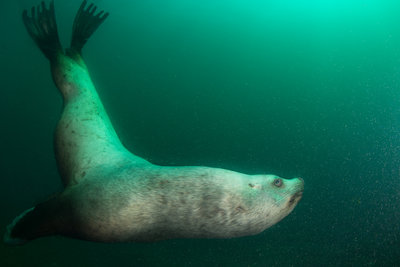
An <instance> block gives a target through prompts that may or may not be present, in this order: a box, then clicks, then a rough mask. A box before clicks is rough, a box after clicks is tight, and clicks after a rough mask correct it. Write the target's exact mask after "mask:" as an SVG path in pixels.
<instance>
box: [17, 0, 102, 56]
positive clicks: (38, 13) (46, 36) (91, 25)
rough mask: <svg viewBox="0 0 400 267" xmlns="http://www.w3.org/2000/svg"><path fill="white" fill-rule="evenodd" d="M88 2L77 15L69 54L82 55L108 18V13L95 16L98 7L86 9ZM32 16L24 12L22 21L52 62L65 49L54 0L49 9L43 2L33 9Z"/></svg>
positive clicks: (85, 2)
mask: <svg viewBox="0 0 400 267" xmlns="http://www.w3.org/2000/svg"><path fill="white" fill-rule="evenodd" d="M86 5H87V1H86V0H84V1H83V2H82V4H81V6H80V8H79V10H78V13H77V14H76V17H75V21H74V24H73V30H72V39H71V47H70V48H69V49H68V50H67V52H68V54H72V57H73V55H74V54H76V53H78V54H81V51H82V48H83V46H84V45H85V43H86V42H87V40H88V39H89V37H90V36H91V35H92V34H93V33H94V32H95V31H96V29H97V28H98V27H99V26H100V24H101V23H102V22H103V21H104V20H105V19H106V18H107V17H108V15H109V14H108V13H104V11H100V12H99V13H97V15H95V14H94V13H95V11H96V9H97V7H96V6H95V5H93V4H90V5H89V6H88V7H87V8H86V9H85V7H86ZM30 13H31V15H30V16H29V15H28V11H27V10H24V11H23V13H22V19H23V21H24V24H25V27H26V29H27V31H28V33H29V35H30V36H31V37H32V39H33V40H34V41H35V43H36V44H37V46H38V47H39V48H40V50H41V51H42V52H43V54H44V55H45V56H46V57H47V58H48V59H49V60H50V61H52V60H54V59H55V57H56V56H57V54H58V53H63V49H62V46H61V43H60V39H59V37H58V31H57V23H56V16H55V11H54V0H52V1H51V2H50V5H49V7H48V8H47V7H46V4H45V3H44V2H43V1H42V3H41V4H40V5H38V6H37V7H32V9H31V12H30Z"/></svg>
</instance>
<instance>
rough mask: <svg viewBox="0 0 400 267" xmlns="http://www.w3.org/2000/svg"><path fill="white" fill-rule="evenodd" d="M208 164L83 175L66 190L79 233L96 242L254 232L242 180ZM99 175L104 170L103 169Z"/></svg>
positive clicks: (213, 236)
mask: <svg viewBox="0 0 400 267" xmlns="http://www.w3.org/2000/svg"><path fill="white" fill-rule="evenodd" d="M215 172H219V170H218V171H215V170H214V169H212V168H198V167H197V168H196V167H195V168H165V167H155V166H154V167H147V168H144V169H143V168H135V167H133V168H130V169H128V170H121V172H120V173H119V174H117V173H116V172H115V170H113V175H114V176H113V177H112V179H109V178H110V177H108V178H107V177H104V179H99V177H98V176H97V177H96V179H90V178H89V179H87V182H85V181H82V182H81V183H80V184H79V185H78V186H76V187H75V188H73V187H71V190H70V192H69V193H68V192H66V196H67V195H68V194H70V196H71V197H72V198H73V200H74V203H76V204H75V205H76V213H75V216H76V218H78V219H79V221H80V227H79V229H81V230H82V232H81V233H79V234H80V235H81V236H86V238H87V239H90V240H97V241H156V240H162V239H170V238H226V237H235V236H243V235H249V234H256V233H258V232H260V231H262V230H263V229H264V228H263V226H262V225H261V224H260V225H257V223H255V220H254V214H253V211H252V209H251V201H249V200H248V199H245V198H244V197H243V194H242V192H241V190H242V189H241V188H242V186H243V181H241V180H240V179H238V178H236V179H235V177H231V179H229V182H228V183H227V181H226V180H225V179H221V176H219V178H218V177H216V176H215ZM104 173H107V172H106V171H105V172H104Z"/></svg>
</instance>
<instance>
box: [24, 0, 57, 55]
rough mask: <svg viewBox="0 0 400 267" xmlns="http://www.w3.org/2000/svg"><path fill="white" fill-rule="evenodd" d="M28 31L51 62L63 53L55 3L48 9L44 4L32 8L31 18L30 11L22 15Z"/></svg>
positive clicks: (25, 11) (51, 3)
mask: <svg viewBox="0 0 400 267" xmlns="http://www.w3.org/2000/svg"><path fill="white" fill-rule="evenodd" d="M22 19H23V21H24V24H25V27H26V30H27V31H28V33H29V35H30V36H31V37H32V39H33V40H34V41H35V43H36V44H37V46H38V47H39V48H40V50H42V52H43V54H44V55H45V56H46V57H47V58H48V59H49V60H50V61H52V60H54V58H55V57H56V55H57V53H62V47H61V43H60V40H59V38H58V32H57V24H56V17H55V12H54V1H51V2H50V6H49V8H46V5H45V3H44V2H42V4H41V5H39V6H38V7H37V8H35V7H32V9H31V17H29V16H28V11H27V10H24V12H23V13H22Z"/></svg>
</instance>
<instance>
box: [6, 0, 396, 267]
mask: <svg viewBox="0 0 400 267" xmlns="http://www.w3.org/2000/svg"><path fill="white" fill-rule="evenodd" d="M94 2H95V3H96V4H98V5H99V6H100V7H101V8H102V9H103V8H104V9H106V10H107V11H109V12H110V14H111V15H110V17H109V18H108V19H107V21H106V22H105V23H104V25H102V26H101V27H100V29H99V30H98V31H97V32H96V33H95V34H94V36H93V38H92V39H91V40H90V41H89V42H88V44H87V46H86V47H85V49H84V51H83V52H84V57H85V59H86V62H87V65H88V66H89V69H90V71H91V74H92V77H93V80H94V83H95V85H96V87H97V89H98V91H99V94H100V96H101V97H102V99H103V102H104V105H105V106H106V108H107V110H108V112H109V115H110V117H111V120H112V121H113V122H114V124H115V128H116V130H117V132H118V133H119V136H120V137H121V139H122V141H123V143H124V144H125V145H126V146H127V147H128V148H129V149H130V150H132V151H133V152H134V153H135V154H137V155H140V156H142V157H144V158H145V159H148V160H150V161H152V162H154V163H158V164H163V165H207V166H213V167H223V168H228V169H232V170H236V171H241V172H246V173H251V174H255V173H274V174H277V175H280V176H282V177H287V178H290V177H295V176H301V177H303V178H304V180H305V183H306V184H305V192H304V196H303V199H302V200H301V202H300V203H299V205H298V206H297V207H296V208H295V210H294V211H293V213H292V214H290V215H289V216H288V217H287V218H285V219H284V220H283V221H282V222H280V223H278V224H277V225H275V226H273V227H272V228H270V229H268V230H266V231H265V232H263V233H262V234H260V235H257V236H254V237H246V238H239V239H232V240H171V241H165V242H160V243H154V244H134V243H132V244H97V243H90V242H83V241H78V240H70V239H66V238H61V237H50V238H44V239H40V240H36V241H34V242H31V243H29V244H27V245H25V246H23V247H8V246H5V245H4V244H0V265H1V266H112V265H115V266H174V265H175V266H205V265H208V266H400V223H399V221H400V211H399V207H400V179H399V176H400V168H399V166H400V149H399V148H400V15H399V14H400V2H399V1H395V0H388V1H385V0H382V1H372V0H370V1H356V0H347V1H344V0H337V1H332V0H327V1H322V0H321V1H316V0H314V1H306V0H297V1H295V0H292V1H278V0H276V1H269V0H265V1H258V0H257V1H250V0H248V1H245V0H237V1H227V0H221V1H217V0H214V1H211V0H202V1H198V0H193V1H188V0H186V1H184V0H180V1H178V0H158V1H155V0H149V1H142V0H137V1H133V0H132V1H128V0H120V1H111V0H108V1H107V0H103V1H94ZM37 3H38V1H37V0H18V1H12V0H5V1H1V3H0V15H1V16H0V22H1V23H0V32H1V33H2V37H1V38H2V39H1V42H0V60H1V61H0V62H1V64H0V68H1V69H0V70H1V71H0V81H1V90H2V96H1V98H0V114H1V122H2V126H1V133H0V135H1V138H0V147H1V161H0V162H1V163H0V166H1V175H0V177H1V179H0V208H1V210H2V214H1V215H0V229H5V227H6V225H7V224H8V223H9V222H10V221H11V220H12V219H13V218H14V217H15V216H16V215H17V214H18V213H19V212H21V211H22V210H24V209H26V208H28V207H31V206H32V205H33V204H35V203H38V202H40V201H43V200H44V199H46V198H47V197H48V196H49V195H51V194H52V193H55V192H57V191H60V190H61V189H62V186H61V182H60V179H59V177H58V174H57V169H56V165H55V159H54V155H53V147H52V135H53V129H54V127H55V125H56V123H57V120H58V117H59V115H60V112H61V107H62V101H61V97H60V95H59V93H58V92H57V90H56V88H55V86H54V85H53V83H52V81H51V78H50V74H49V66H48V62H47V61H46V59H45V58H44V57H43V56H42V55H41V54H40V51H39V50H38V49H37V48H36V47H35V45H34V43H33V42H32V41H31V39H30V38H29V36H28V34H27V33H26V31H25V29H24V28H23V24H22V21H21V18H20V13H21V12H22V10H23V9H24V8H29V7H30V6H32V5H35V4H37ZM79 4H80V1H76V0H74V1H62V0H59V1H56V11H57V19H58V21H59V31H60V33H61V37H62V41H63V43H68V40H69V39H68V38H69V36H70V34H71V23H72V20H73V17H74V15H75V12H76V10H77V8H78V7H79Z"/></svg>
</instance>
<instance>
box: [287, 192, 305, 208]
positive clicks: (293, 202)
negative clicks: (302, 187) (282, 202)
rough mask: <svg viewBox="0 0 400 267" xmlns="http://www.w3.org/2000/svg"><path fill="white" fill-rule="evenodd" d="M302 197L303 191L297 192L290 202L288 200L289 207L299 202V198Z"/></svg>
mask: <svg viewBox="0 0 400 267" xmlns="http://www.w3.org/2000/svg"><path fill="white" fill-rule="evenodd" d="M302 196H303V191H299V192H297V193H296V194H294V195H293V196H292V197H291V198H290V200H289V203H288V204H289V206H292V205H293V204H295V203H297V202H299V200H300V199H301V197H302Z"/></svg>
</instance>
